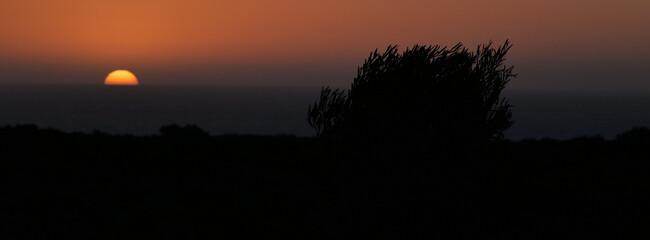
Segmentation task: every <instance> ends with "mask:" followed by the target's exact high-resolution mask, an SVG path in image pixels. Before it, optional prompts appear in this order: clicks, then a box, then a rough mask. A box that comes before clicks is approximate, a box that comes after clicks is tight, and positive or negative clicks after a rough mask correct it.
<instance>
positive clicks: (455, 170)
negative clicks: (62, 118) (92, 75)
mask: <svg viewBox="0 0 650 240" xmlns="http://www.w3.org/2000/svg"><path fill="white" fill-rule="evenodd" d="M649 156H650V131H648V130H647V129H634V130H632V131H630V132H627V133H624V134H621V135H619V137H618V138H617V139H616V140H611V141H605V140H603V139H602V138H600V137H583V138H576V139H572V140H568V141H554V140H524V141H520V142H508V141H505V142H498V143H491V144H490V145H489V146H487V147H486V148H485V149H484V150H482V151H478V152H472V153H458V154H457V155H454V156H450V155H445V157H441V158H432V159H429V160H417V161H413V160H412V159H389V160H386V161H377V162H373V161H372V160H369V159H365V160H358V161H357V160H354V159H349V158H346V157H345V156H343V157H341V156H333V155H332V153H331V151H329V149H328V146H327V145H324V144H319V143H318V142H317V141H315V140H313V139H311V138H298V137H293V136H236V135H233V136H207V135H205V134H204V133H203V132H201V131H200V130H198V129H193V128H167V130H165V131H163V132H162V133H161V135H159V136H150V137H135V136H111V135H106V134H102V133H93V134H80V133H63V132H60V131H57V130H52V129H38V128H37V127H35V126H28V125H23V126H14V127H1V128H0V159H1V161H0V164H1V165H0V169H1V170H0V171H1V172H0V177H1V178H0V179H2V181H1V183H0V184H1V185H0V194H1V196H2V198H3V202H4V203H3V204H2V214H1V216H2V224H1V226H2V227H1V228H2V234H3V235H4V236H5V238H4V239H14V238H16V237H21V238H53V237H55V236H62V237H91V238H109V237H111V238H114V237H120V238H127V239H129V238H151V237H165V238H188V237H189V238H198V237H208V238H216V239H238V238H247V239H253V238H271V237H274V236H280V237H283V238H285V239H296V238H297V239H367V238H388V239H423V238H430V237H436V236H438V237H441V239H504V238H505V239H549V238H551V237H552V238H567V239H612V238H626V235H627V237H634V238H643V236H650V227H648V226H650V204H649V202H650V174H649V173H650V157H649Z"/></svg>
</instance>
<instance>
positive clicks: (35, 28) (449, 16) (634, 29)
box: [0, 0, 650, 91]
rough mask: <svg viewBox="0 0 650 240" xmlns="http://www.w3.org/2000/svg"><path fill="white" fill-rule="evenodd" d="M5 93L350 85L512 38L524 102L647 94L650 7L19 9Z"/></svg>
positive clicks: (455, 1)
mask: <svg viewBox="0 0 650 240" xmlns="http://www.w3.org/2000/svg"><path fill="white" fill-rule="evenodd" d="M1 6H2V7H1V8H0V36H1V37H0V71H2V72H3V74H2V76H0V83H48V84H50V83H88V84H102V83H103V80H104V77H105V76H106V74H108V73H109V72H111V71H112V70H115V69H129V70H131V71H132V72H134V73H135V74H136V75H137V76H138V78H139V80H140V83H141V84H190V85H199V84H209V85H240V86H250V85H253V86H320V85H335V86H348V85H349V83H350V82H351V81H352V78H353V77H354V75H355V73H356V67H357V66H358V65H361V64H362V63H363V60H364V59H365V58H366V57H367V55H368V54H369V53H370V52H371V51H372V50H374V49H375V48H379V49H384V48H386V47H387V46H388V45H389V44H398V45H400V46H402V47H403V48H405V47H407V46H410V45H413V44H442V45H453V44H455V43H457V42H462V43H464V44H466V45H467V46H469V47H470V48H472V49H473V48H475V47H476V45H477V44H480V43H486V42H488V41H490V40H493V41H495V43H498V44H501V43H503V42H504V41H505V40H506V39H510V40H511V41H512V42H513V44H514V47H513V48H512V50H511V52H510V55H509V56H508V63H509V64H514V65H515V71H516V72H518V73H519V74H520V75H519V78H518V79H516V80H514V81H513V82H511V84H510V87H509V88H511V89H512V88H514V89H590V90H596V89H600V90H602V89H619V90H620V89H623V90H625V89H627V90H631V89H635V90H638V89H644V90H648V91H650V14H648V13H649V12H650V1H647V0H625V1H615V0H573V1H569V0H563V1H560V0H544V1H541V0H527V1H521V0H492V1H473V0H440V1H436V0H394V1H393V0H356V1H350V0H346V1H342V0H328V1H320V0H318V1H317V0H314V1H305V0H301V1H299V0H276V1H262V0H249V1H208V0H155V1H154V0H141V1H136V0H129V1H126V0H110V1H109V0H94V1H87V0H10V1H1Z"/></svg>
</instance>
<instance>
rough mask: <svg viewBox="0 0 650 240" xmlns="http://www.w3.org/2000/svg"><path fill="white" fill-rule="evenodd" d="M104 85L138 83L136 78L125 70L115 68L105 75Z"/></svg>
mask: <svg viewBox="0 0 650 240" xmlns="http://www.w3.org/2000/svg"><path fill="white" fill-rule="evenodd" d="M104 84H105V85H138V78H136V77H135V75H133V73H131V72H129V71H127V70H115V71H113V72H111V73H109V74H108V76H106V80H104Z"/></svg>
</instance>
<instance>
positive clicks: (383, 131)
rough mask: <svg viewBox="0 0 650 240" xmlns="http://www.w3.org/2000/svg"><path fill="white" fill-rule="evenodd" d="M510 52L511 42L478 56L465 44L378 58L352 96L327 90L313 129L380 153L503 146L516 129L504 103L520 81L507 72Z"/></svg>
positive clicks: (312, 115) (312, 110) (363, 70)
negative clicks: (383, 149)
mask: <svg viewBox="0 0 650 240" xmlns="http://www.w3.org/2000/svg"><path fill="white" fill-rule="evenodd" d="M510 48H511V44H510V43H509V42H508V41H506V42H505V44H504V45H503V46H500V47H498V48H493V47H492V43H488V44H487V45H481V46H479V47H478V48H477V50H476V52H472V51H469V50H468V49H467V48H465V47H463V45H462V44H457V45H456V46H454V47H452V48H447V47H441V46H439V45H434V46H419V45H415V46H414V47H412V48H407V49H406V51H404V52H403V53H401V54H400V53H398V50H397V46H389V47H388V48H387V49H386V51H385V52H384V53H379V52H377V50H375V51H374V52H373V53H371V54H370V56H369V57H368V59H367V60H366V61H365V63H364V64H363V66H361V67H359V68H358V71H357V76H356V77H355V78H354V81H353V83H352V86H351V89H350V90H347V91H346V90H340V89H335V90H332V89H330V88H329V87H324V88H323V89H322V91H321V96H320V100H319V101H317V102H316V103H314V104H313V105H310V107H309V112H308V122H309V124H310V125H311V126H312V127H314V128H315V130H316V136H317V137H319V138H321V139H328V140H333V141H341V140H345V142H347V143H354V144H370V145H372V146H375V147H376V146H388V145H390V146H391V147H396V146H400V145H409V146H413V143H426V144H425V145H426V146H431V144H432V143H464V144H468V143H475V142H484V141H488V140H495V139H502V138H503V131H504V130H506V129H507V128H509V127H510V126H511V125H512V121H511V111H510V107H511V106H510V104H509V103H508V100H507V99H505V98H502V97H501V96H500V94H501V91H502V90H503V89H504V87H505V86H506V84H507V83H508V81H509V80H510V78H511V77H515V76H516V75H515V74H513V73H512V70H513V67H512V66H505V65H504V60H505V59H504V57H505V55H506V53H507V52H508V50H509V49H510Z"/></svg>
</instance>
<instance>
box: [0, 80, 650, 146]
mask: <svg viewBox="0 0 650 240" xmlns="http://www.w3.org/2000/svg"><path fill="white" fill-rule="evenodd" d="M319 94H320V88H319V87H314V88H280V87H266V88H262V87H206V86H200V87H195V86H135V87H133V86H123V87H122V86H103V85H42V86H41V85H0V125H2V126H4V125H15V124H36V125H38V126H40V127H52V128H56V129H60V130H63V131H66V132H92V131H94V130H99V131H102V132H106V133H111V134H133V135H151V134H156V133H158V130H159V129H160V127H161V126H165V125H169V124H172V123H175V124H180V125H186V124H196V125H197V126H199V127H201V128H202V129H204V130H206V131H208V132H210V134H212V135H222V134H258V135H277V134H291V135H296V136H312V135H313V133H314V131H313V130H312V128H311V127H310V126H309V125H308V124H307V120H306V119H307V109H308V106H309V104H310V103H313V102H314V101H316V100H317V99H318V97H319ZM504 96H507V97H510V99H511V100H510V103H511V104H512V105H513V106H514V107H513V109H512V112H513V119H514V121H515V124H514V125H513V126H512V127H511V128H510V129H509V130H508V131H507V132H506V137H507V138H509V139H512V140H521V139H525V138H538V139H539V138H545V137H548V138H555V139H569V138H573V137H578V136H593V135H601V136H603V137H605V138H608V139H611V138H614V137H615V136H616V134H619V133H622V132H624V131H627V130H630V129H631V128H633V127H640V126H650V94H643V93H632V92H587V91H505V92H504Z"/></svg>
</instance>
